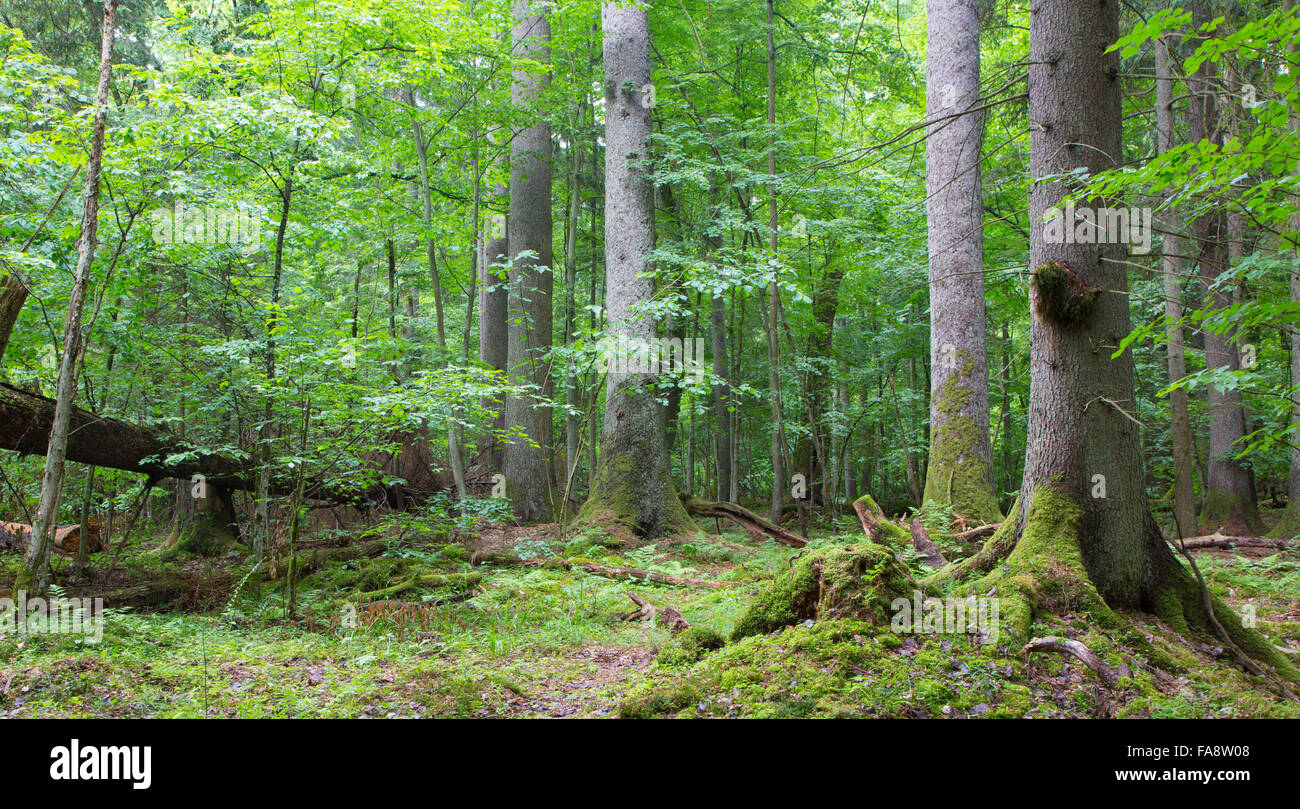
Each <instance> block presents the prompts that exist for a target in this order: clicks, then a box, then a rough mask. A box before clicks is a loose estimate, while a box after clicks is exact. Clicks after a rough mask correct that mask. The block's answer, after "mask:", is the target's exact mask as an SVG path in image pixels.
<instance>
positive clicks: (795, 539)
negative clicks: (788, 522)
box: [681, 495, 808, 548]
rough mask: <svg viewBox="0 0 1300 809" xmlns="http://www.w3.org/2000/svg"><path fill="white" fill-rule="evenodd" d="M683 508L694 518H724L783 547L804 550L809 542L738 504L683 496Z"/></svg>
mask: <svg viewBox="0 0 1300 809" xmlns="http://www.w3.org/2000/svg"><path fill="white" fill-rule="evenodd" d="M681 500H682V506H684V507H685V508H686V513H687V514H690V515H691V516H692V517H722V518H726V519H728V520H731V521H732V522H734V523H736V524H737V525H739V526H740V527H741V528H744V529H745V530H746V531H748V532H749V535H750V536H751V537H754V538H755V539H762V538H763V537H771V538H772V539H775V540H776V541H777V542H780V543H781V544H782V545H789V546H790V547H792V548H802V547H803V546H804V545H807V544H808V540H807V539H806V538H804V537H801V536H799V535H798V534H796V533H794V532H793V531H787V530H786V529H784V528H782V527H781V526H779V525H777V524H776V523H774V522H771V521H770V520H765V519H763V518H762V517H760V516H758V515H757V514H755V513H754V512H752V511H750V510H749V509H747V508H745V507H744V506H741V505H738V504H736V503H728V502H726V501H724V500H723V501H713V500H701V499H700V498H698V497H690V496H689V495H682V496H681Z"/></svg>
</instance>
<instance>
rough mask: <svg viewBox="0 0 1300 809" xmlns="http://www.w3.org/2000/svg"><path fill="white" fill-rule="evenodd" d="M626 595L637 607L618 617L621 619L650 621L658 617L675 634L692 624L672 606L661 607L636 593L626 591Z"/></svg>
mask: <svg viewBox="0 0 1300 809" xmlns="http://www.w3.org/2000/svg"><path fill="white" fill-rule="evenodd" d="M625 595H627V597H628V598H630V599H632V603H633V604H636V607H637V608H636V609H634V610H632V611H631V612H629V613H626V614H624V615H620V616H619V617H618V619H619V620H620V621H648V620H650V619H651V618H654V619H657V620H658V621H659V623H661V624H663V625H664V626H666V627H668V631H669V632H671V633H672V634H674V635H676V634H677V633H679V632H683V631H685V630H687V629H690V628H691V625H690V624H689V623H687V621H686V619H685V618H684V617H682V614H681V613H680V612H678V611H677V610H675V609H673V608H672V607H664V608H663V609H659V608H658V607H656V606H655V605H653V604H651V603H650V602H649V601H646V600H645V599H644V598H641V597H640V596H638V595H637V594H636V593H626V594H625Z"/></svg>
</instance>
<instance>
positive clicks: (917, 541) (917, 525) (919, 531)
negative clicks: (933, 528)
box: [909, 517, 948, 570]
mask: <svg viewBox="0 0 1300 809" xmlns="http://www.w3.org/2000/svg"><path fill="white" fill-rule="evenodd" d="M909 531H910V533H911V534H912V547H914V548H916V549H917V550H918V551H920V552H921V553H923V554H925V556H924V562H925V563H926V564H927V565H928V566H930V567H932V568H935V569H936V570H937V569H938V568H941V567H943V566H944V565H946V564H948V560H947V559H944V558H943V554H942V553H940V552H939V548H938V546H937V545H935V544H934V542H933V541H931V539H930V532H929V531H927V530H925V525H924V524H923V523H922V522H921V518H920V517H913V518H912V525H911V528H910V529H909Z"/></svg>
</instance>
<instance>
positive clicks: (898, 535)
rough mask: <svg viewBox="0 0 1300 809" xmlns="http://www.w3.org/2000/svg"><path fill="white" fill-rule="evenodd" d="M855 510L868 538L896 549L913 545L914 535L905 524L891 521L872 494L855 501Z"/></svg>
mask: <svg viewBox="0 0 1300 809" xmlns="http://www.w3.org/2000/svg"><path fill="white" fill-rule="evenodd" d="M853 510H854V511H856V512H857V513H858V520H859V521H860V522H861V523H862V530H863V531H865V532H866V534H867V539H869V540H871V541H872V542H874V543H876V544H879V545H884V546H886V547H888V548H893V549H894V550H903V549H904V548H910V547H912V535H911V534H910V533H908V530H907V529H906V528H904V527H903V526H901V525H899V524H897V523H895V522H893V521H891V520H890V519H889V518H888V517H886V516H885V510H884V509H882V508H881V507H880V506H879V504H877V503H876V501H875V500H873V499H872V497H871V495H869V494H864V495H862V496H861V497H859V498H858V499H857V500H854V501H853Z"/></svg>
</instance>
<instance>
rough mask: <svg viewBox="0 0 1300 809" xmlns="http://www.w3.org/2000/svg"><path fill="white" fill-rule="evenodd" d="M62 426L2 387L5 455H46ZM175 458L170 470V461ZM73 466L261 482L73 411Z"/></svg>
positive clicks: (215, 455) (49, 410)
mask: <svg viewBox="0 0 1300 809" xmlns="http://www.w3.org/2000/svg"><path fill="white" fill-rule="evenodd" d="M53 421H54V400H53V399H49V398H47V397H45V396H39V395H37V394H34V393H29V392H27V391H25V390H22V389H21V388H15V387H13V386H12V385H6V384H3V383H0V449H7V450H11V451H13V452H18V453H22V454H24V455H44V454H45V453H46V451H47V449H48V442H49V436H50V427H51V425H52V423H53ZM172 458H174V460H171V461H170V462H169V459H172ZM68 460H70V461H76V462H77V463H84V464H90V465H93V466H105V467H108V468H110V469H120V470H122V471H125V472H136V473H139V474H142V475H148V476H149V479H150V480H160V479H162V478H169V477H170V478H180V479H182V480H191V479H193V478H194V476H195V475H202V476H203V477H204V479H205V482H206V484H207V485H209V486H216V487H221V488H224V489H239V490H242V491H253V490H254V489H255V488H256V482H257V477H256V474H255V473H254V471H253V470H252V468H251V467H246V466H245V463H244V461H242V460H241V459H238V458H234V457H231V456H230V455H227V454H223V453H220V452H212V451H210V450H205V449H202V448H200V447H195V446H192V445H190V444H188V443H186V442H184V441H182V440H181V439H179V438H177V437H176V436H172V435H169V434H167V433H166V432H163V431H161V430H154V429H150V428H148V427H142V426H140V425H138V424H132V423H130V422H126V421H119V420H118V419H113V418H108V417H106V416H99V415H96V414H94V413H91V412H90V411H88V410H83V409H81V408H79V407H78V408H73V410H72V418H71V423H70V426H69V429H68ZM296 485H297V479H296V477H295V476H294V475H289V474H286V475H278V476H275V477H273V478H272V480H271V493H272V494H276V495H289V494H292V493H293V491H294V488H295V486H296ZM429 494H431V493H430V492H419V491H415V490H413V489H408V488H407V487H404V486H385V485H383V484H380V483H375V484H371V485H369V486H364V485H359V484H355V483H349V482H346V481H337V480H312V479H309V480H308V482H307V485H306V488H305V490H304V492H303V495H304V496H305V497H308V498H310V499H313V500H328V501H331V502H334V503H339V504H342V505H350V506H357V507H366V506H373V505H377V504H380V503H388V504H389V505H391V506H393V507H394V508H402V507H403V506H405V505H406V504H407V503H418V502H423V500H425V499H427V497H428V495H429Z"/></svg>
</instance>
